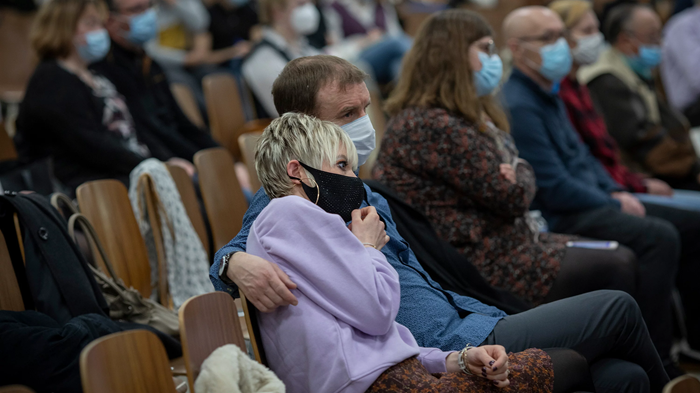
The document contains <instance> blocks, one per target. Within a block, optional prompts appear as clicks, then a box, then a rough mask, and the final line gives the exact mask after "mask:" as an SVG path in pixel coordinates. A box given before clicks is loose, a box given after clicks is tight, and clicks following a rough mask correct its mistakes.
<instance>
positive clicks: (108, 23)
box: [105, 13, 122, 37]
mask: <svg viewBox="0 0 700 393" xmlns="http://www.w3.org/2000/svg"><path fill="white" fill-rule="evenodd" d="M105 29H107V32H108V33H109V35H110V36H112V37H115V36H117V35H118V34H119V33H120V31H121V30H122V29H121V26H120V23H119V21H118V20H117V19H116V18H115V17H114V15H112V14H111V13H110V14H109V15H108V16H107V19H106V20H105Z"/></svg>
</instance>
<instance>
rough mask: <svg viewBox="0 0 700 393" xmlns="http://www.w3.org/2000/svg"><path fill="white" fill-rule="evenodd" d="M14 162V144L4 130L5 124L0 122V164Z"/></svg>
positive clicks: (15, 158)
mask: <svg viewBox="0 0 700 393" xmlns="http://www.w3.org/2000/svg"><path fill="white" fill-rule="evenodd" d="M14 160H17V149H15V143H14V142H13V141H12V138H10V135H9V134H8V133H7V131H6V130H5V123H3V122H2V121H0V162H3V161H14Z"/></svg>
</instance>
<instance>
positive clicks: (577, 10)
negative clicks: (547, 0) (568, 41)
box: [549, 0, 593, 29]
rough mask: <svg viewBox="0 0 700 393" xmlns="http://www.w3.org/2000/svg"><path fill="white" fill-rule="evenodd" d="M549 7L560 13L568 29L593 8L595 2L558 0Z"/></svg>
mask: <svg viewBox="0 0 700 393" xmlns="http://www.w3.org/2000/svg"><path fill="white" fill-rule="evenodd" d="M549 8H550V9H551V10H552V11H554V12H556V13H557V14H559V16H560V17H561V20H562V21H564V25H565V26H566V28H567V29H570V28H572V27H574V26H576V24H577V23H578V21H580V20H581V18H583V16H584V15H586V13H587V12H588V11H591V10H592V9H593V4H592V3H591V2H590V1H587V0H557V1H555V2H553V3H552V4H550V5H549Z"/></svg>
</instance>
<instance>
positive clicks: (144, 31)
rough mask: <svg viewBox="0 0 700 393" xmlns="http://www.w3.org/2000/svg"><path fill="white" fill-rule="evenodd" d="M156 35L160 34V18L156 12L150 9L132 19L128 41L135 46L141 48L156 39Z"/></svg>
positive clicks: (127, 36)
mask: <svg viewBox="0 0 700 393" xmlns="http://www.w3.org/2000/svg"><path fill="white" fill-rule="evenodd" d="M156 33H158V18H157V15H156V10H155V9H153V8H150V9H148V10H147V11H144V12H142V13H140V14H138V15H134V16H132V17H131V19H130V20H129V33H128V34H127V35H126V39H127V40H129V42H131V43H132V44H134V45H138V46H141V45H143V44H145V43H146V42H148V41H150V40H152V39H153V38H155V36H156Z"/></svg>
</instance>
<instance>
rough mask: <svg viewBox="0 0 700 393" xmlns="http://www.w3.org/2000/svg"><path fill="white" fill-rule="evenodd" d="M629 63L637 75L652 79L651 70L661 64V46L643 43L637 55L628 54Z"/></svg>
mask: <svg viewBox="0 0 700 393" xmlns="http://www.w3.org/2000/svg"><path fill="white" fill-rule="evenodd" d="M626 57H627V64H629V66H630V67H631V68H632V69H633V70H634V72H636V73H637V75H639V76H641V77H643V78H646V79H651V77H652V75H651V70H652V69H653V68H656V67H658V66H659V64H661V47H660V46H658V45H642V46H640V47H639V53H638V54H637V55H636V56H626Z"/></svg>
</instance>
